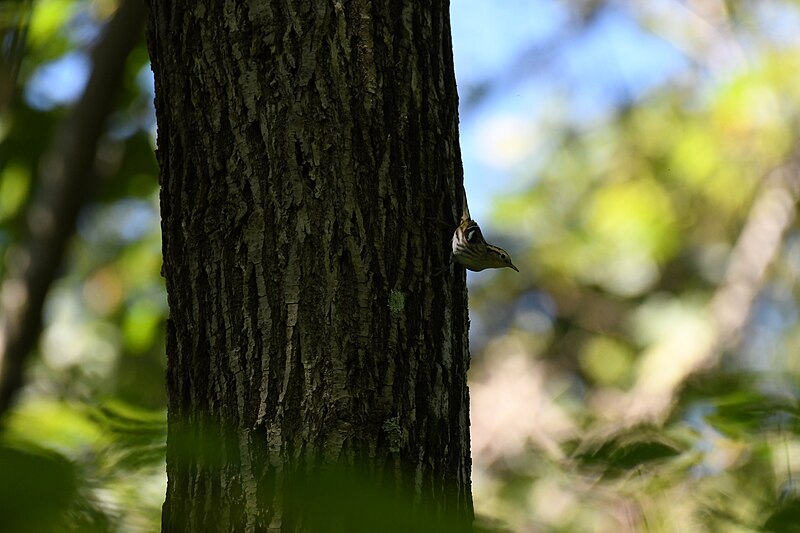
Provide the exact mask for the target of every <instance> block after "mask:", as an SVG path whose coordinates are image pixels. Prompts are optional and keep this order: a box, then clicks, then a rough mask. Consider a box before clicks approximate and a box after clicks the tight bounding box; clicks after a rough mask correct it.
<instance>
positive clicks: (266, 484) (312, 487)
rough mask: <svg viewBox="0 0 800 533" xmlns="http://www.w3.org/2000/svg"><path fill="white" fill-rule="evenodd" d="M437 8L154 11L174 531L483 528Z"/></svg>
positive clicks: (258, 2) (169, 522)
mask: <svg viewBox="0 0 800 533" xmlns="http://www.w3.org/2000/svg"><path fill="white" fill-rule="evenodd" d="M422 4H425V3H422V2H416V1H415V0H387V1H384V2H377V1H376V2H372V1H370V0H353V1H346V2H345V1H338V0H335V1H333V2H325V1H303V0H285V1H281V2H275V1H272V0H251V1H250V2H237V1H235V0H229V1H226V2H206V1H197V0H175V1H171V2H157V1H155V0H151V1H150V18H149V31H148V39H149V46H150V54H151V58H152V62H153V72H154V73H155V80H156V112H157V118H158V147H159V148H158V159H159V163H160V165H161V210H162V230H163V238H164V267H163V272H164V276H165V277H166V283H167V293H168V298H169V307H170V319H169V325H168V333H167V335H168V337H167V356H168V370H167V390H168V397H169V436H168V444H167V474H168V478H169V483H168V488H167V498H166V502H165V504H164V513H163V530H164V531H267V530H269V531H318V530H326V531H332V530H341V531H423V530H430V531H456V530H458V531H467V530H469V529H471V521H472V503H471V493H470V454H469V410H468V391H467V384H466V374H467V367H468V364H469V354H468V332H467V330H468V315H467V300H466V285H465V275H464V272H463V270H462V269H460V268H456V269H455V272H452V271H447V272H445V273H444V274H441V275H434V273H435V272H436V271H437V270H438V269H439V268H440V267H441V266H442V263H443V262H444V261H445V260H446V258H447V256H448V250H449V246H450V244H449V241H450V236H451V235H452V231H453V229H454V228H455V226H456V225H457V215H458V214H459V213H460V209H461V205H460V204H461V195H460V194H457V192H456V191H460V190H461V181H462V171H461V163H460V151H459V145H458V116H457V95H456V87H455V79H454V73H453V61H452V46H451V41H450V22H449V6H448V4H447V2H441V3H440V2H431V3H430V4H431V5H425V6H423V5H422ZM441 221H444V222H445V224H441V223H440V222H441Z"/></svg>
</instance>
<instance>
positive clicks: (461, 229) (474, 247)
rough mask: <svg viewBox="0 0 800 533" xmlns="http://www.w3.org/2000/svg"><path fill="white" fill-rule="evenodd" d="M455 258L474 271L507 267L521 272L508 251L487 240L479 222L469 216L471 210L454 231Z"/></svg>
mask: <svg viewBox="0 0 800 533" xmlns="http://www.w3.org/2000/svg"><path fill="white" fill-rule="evenodd" d="M453 259H455V261H456V262H457V263H459V264H460V265H462V266H463V267H464V268H466V269H467V270H472V271H474V272H480V271H481V270H485V269H487V268H505V267H508V268H513V269H514V270H516V271H517V272H519V269H518V268H517V267H515V266H514V263H512V262H511V256H510V255H509V254H508V252H506V251H505V250H503V249H502V248H500V247H499V246H494V245H493V244H489V243H487V242H486V239H484V238H483V234H482V233H481V228H480V227H479V226H478V223H477V222H475V221H474V220H472V219H471V218H469V211H467V212H466V217H465V218H464V219H463V220H462V221H461V224H460V225H459V226H458V227H457V228H456V231H455V232H454V233H453Z"/></svg>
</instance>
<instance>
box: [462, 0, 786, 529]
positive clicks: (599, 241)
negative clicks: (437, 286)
mask: <svg viewBox="0 0 800 533" xmlns="http://www.w3.org/2000/svg"><path fill="white" fill-rule="evenodd" d="M548 4H553V2H548ZM558 4H559V5H560V6H562V7H563V6H565V4H562V3H558ZM678 4H679V3H678V2H675V3H673V5H669V3H658V2H654V3H644V4H638V5H634V4H629V5H628V6H629V7H621V6H620V4H619V3H611V2H609V3H603V2H600V3H597V2H595V3H592V8H593V9H596V10H597V11H596V12H595V13H594V16H593V17H589V19H585V18H584V19H583V20H584V24H583V26H582V27H581V32H582V33H583V34H588V33H590V32H591V31H592V25H593V24H596V23H598V21H600V20H607V19H604V17H605V16H606V15H607V14H608V13H610V12H613V13H614V16H615V17H622V18H625V19H626V20H629V21H632V22H633V23H635V24H636V26H637V27H639V28H640V30H641V31H642V32H645V33H652V34H654V35H657V36H659V37H661V38H666V39H668V40H669V41H670V43H671V44H673V45H674V47H675V48H676V49H677V50H680V52H681V53H682V54H684V55H685V57H686V58H687V59H688V60H687V61H685V62H683V63H681V65H682V66H680V67H679V68H674V69H672V70H671V71H669V74H668V75H666V76H664V78H663V80H662V81H661V82H659V83H658V84H655V85H652V86H649V87H647V88H645V89H642V90H639V88H636V87H633V88H631V89H630V90H629V91H623V93H624V95H623V96H619V95H613V96H611V97H609V98H606V99H595V100H593V102H594V105H595V106H596V108H595V109H594V113H593V114H592V115H591V116H586V115H582V114H581V113H580V112H578V111H576V109H584V108H585V98H586V96H585V94H583V93H584V92H585V86H582V85H581V84H580V83H578V84H577V85H570V84H568V83H567V81H568V80H564V79H559V78H558V77H548V78H546V79H544V78H545V77H546V76H547V74H539V75H540V76H542V78H543V79H540V80H539V83H541V84H542V86H544V87H545V88H544V89H542V93H543V94H544V95H546V96H545V97H544V98H543V100H542V103H541V106H542V108H543V109H546V110H547V112H546V120H540V121H539V123H538V124H536V125H535V126H534V127H538V128H542V131H533V133H531V132H530V131H531V130H525V132H523V133H522V134H523V135H525V134H527V135H528V136H529V137H528V139H529V143H528V146H527V151H526V152H524V153H522V154H520V155H518V157H517V158H516V162H515V163H514V164H513V165H511V166H506V167H505V170H506V171H507V172H509V173H511V174H512V175H515V176H517V178H516V184H515V185H513V186H512V188H513V189H514V190H513V193H512V194H507V195H505V196H501V197H500V198H498V200H497V203H496V206H495V213H496V217H495V223H496V225H497V226H499V227H500V228H503V229H505V239H506V242H507V243H509V249H511V250H512V255H514V257H515V259H517V258H518V257H519V262H520V263H522V264H521V265H520V270H521V271H522V275H519V276H514V275H513V274H514V273H510V274H509V273H502V274H500V275H497V276H494V277H481V278H480V279H478V278H472V281H473V282H474V285H473V286H472V288H471V291H470V304H471V310H472V318H473V326H474V327H473V329H474V331H475V332H477V333H478V336H477V338H476V339H474V342H473V346H472V349H473V355H474V360H473V368H472V371H471V378H472V385H471V392H472V399H473V402H472V421H473V424H472V434H473V457H474V470H475V471H474V480H475V506H476V512H477V513H478V514H479V515H480V516H482V517H483V519H484V520H486V521H487V522H489V523H492V524H495V525H496V526H497V529H498V530H510V531H597V532H604V531H663V532H686V531H725V532H739V531H741V532H745V531H800V521H798V516H799V514H798V513H800V491H798V485H797V483H798V481H797V479H798V475H800V406H798V393H799V392H800V390H799V389H798V385H800V373H799V371H800V367H798V357H797V354H798V338H799V337H798V333H799V332H800V327H799V326H800V325H799V324H798V307H797V306H798V295H799V294H800V293H798V289H797V286H796V283H795V282H796V280H797V277H798V274H800V255H798V251H800V248H798V243H799V242H800V241H799V240H798V237H799V236H800V233H798V230H797V226H796V225H794V224H791V225H789V226H788V229H787V230H786V231H785V233H784V234H783V235H782V236H781V235H780V234H779V233H778V234H777V237H779V238H781V240H779V241H777V242H775V244H774V245H773V244H771V243H770V242H768V241H767V240H759V239H758V238H755V239H753V238H752V237H750V239H751V241H753V242H746V243H744V242H741V241H742V240H743V239H745V238H746V237H747V236H746V235H745V234H744V233H743V228H744V227H745V225H746V224H747V223H748V222H750V223H753V222H754V221H755V224H754V226H756V227H758V228H763V227H768V228H769V227H772V228H774V227H778V226H779V225H780V222H779V221H780V220H781V218H780V215H779V213H778V212H777V211H776V212H774V213H773V212H765V213H760V212H757V210H756V209H754V205H756V203H757V198H759V195H764V191H765V190H767V189H766V187H767V186H768V185H769V184H770V183H773V182H770V181H769V179H770V176H772V173H773V171H774V169H776V168H779V167H782V166H784V165H787V164H789V165H791V164H792V161H795V160H796V158H797V155H798V154H797V153H796V151H797V150H798V134H799V133H800V129H799V128H798V126H800V122H798V116H800V80H799V79H798V78H797V76H796V75H795V73H796V72H798V69H800V62H798V58H800V54H799V53H798V52H800V39H798V38H797V36H796V35H797V34H793V35H792V36H789V35H787V34H785V33H782V32H781V31H780V29H779V26H780V24H779V23H778V21H779V20H781V21H785V22H787V23H788V21H795V22H796V21H799V20H800V5H798V4H797V3H795V2H783V1H778V0H775V1H772V0H770V1H766V2H716V1H700V2H687V3H680V4H681V5H680V6H679V5H678ZM587 5H588V3H587ZM585 7H586V6H584V10H583V11H581V13H583V14H584V15H585V13H586V12H585ZM563 11H564V12H565V13H567V15H566V17H565V20H567V21H571V22H574V20H576V19H577V18H578V15H577V13H572V12H570V8H568V7H564V9H563ZM571 22H567V23H565V25H564V29H563V30H564V33H565V34H566V33H567V28H569V29H570V31H573V28H574V26H573V25H572V24H571ZM679 28H683V30H679ZM698 28H705V30H704V31H705V32H706V33H705V34H703V33H702V32H699V33H695V30H698ZM575 41H576V38H575V37H574V36H570V37H568V38H564V39H561V38H560V36H557V37H556V38H553V39H552V41H546V42H543V43H538V44H537V43H535V45H534V46H533V49H536V46H541V47H542V48H546V47H547V46H548V45H554V46H557V47H561V48H569V47H574V46H579V45H576V44H575ZM631 53H633V52H631ZM552 54H553V55H558V54H559V52H558V51H555V52H552ZM618 60H619V61H624V59H622V58H619V59H618ZM611 61H613V59H611V60H610V61H609V62H611ZM541 65H542V66H541V69H542V70H543V71H545V72H547V73H550V72H551V70H553V69H557V68H558V66H557V65H553V66H547V65H545V60H544V59H543V60H542V61H541ZM532 76H536V74H532ZM595 81H596V80H595ZM592 82H593V80H591V79H586V80H584V81H583V83H585V84H591V83H592ZM598 83H599V81H598ZM477 85H478V86H479V87H480V90H481V95H486V94H487V93H488V94H491V92H492V91H491V90H487V86H489V87H491V84H485V83H481V84H477ZM631 85H635V83H633V82H632V83H631ZM505 89H506V88H505V87H498V88H496V92H497V93H500V94H502V93H503V90H505ZM514 90H515V88H514V87H512V88H511V89H510V90H509V92H513V91H514ZM497 98H500V96H497ZM472 105H476V104H475V103H474V102H473V103H472ZM581 106H583V107H581ZM537 113H539V111H538V110H533V113H532V114H533V115H537ZM540 115H541V114H540ZM545 130H546V131H545ZM526 132H527V133H526ZM499 151H500V149H499V148H497V147H490V148H489V149H488V150H487V152H490V153H492V152H499ZM498 166H500V165H499V164H498ZM787 168H788V172H789V173H792V174H791V175H792V177H794V176H795V174H796V173H797V167H794V166H789V167H787ZM794 179H797V178H796V177H795V178H794ZM788 189H791V187H788ZM788 194H789V196H787V198H790V194H791V193H788ZM784 201H786V200H784ZM789 201H790V202H791V201H792V200H789ZM789 209H790V211H791V214H792V216H794V210H795V209H796V205H794V204H793V203H792V204H791V205H790V206H789ZM776 225H777V226H776ZM755 234H756V235H758V233H755ZM762 234H763V233H762ZM767 234H769V235H775V234H774V233H769V232H767ZM515 244H516V248H515ZM745 245H746V246H745ZM514 250H516V253H514ZM736 250H739V252H737V251H736ZM742 250H744V251H745V252H748V251H749V253H751V256H747V255H746V254H745V253H744V252H742ZM752 250H755V252H752ZM737 253H738V254H739V256H741V257H744V259H745V260H744V261H739V262H738V263H735V262H736V261H737ZM752 254H754V255H752ZM741 257H740V258H741ZM748 257H759V258H763V257H767V258H772V260H771V261H770V262H769V268H768V269H767V271H766V272H765V273H764V274H763V277H762V276H761V274H760V273H759V272H758V271H757V269H755V268H754V267H752V266H750V267H749V266H748V265H753V264H754V262H753V261H748V260H747V259H748ZM734 263H735V266H732V265H734ZM736 276H740V277H741V278H743V279H746V280H747V282H748V283H756V284H757V290H756V291H755V294H754V295H753V297H752V298H750V299H748V298H746V297H742V298H740V299H739V300H734V301H737V302H738V305H737V306H736V308H730V307H728V308H724V309H722V310H720V309H717V308H715V307H714V305H712V302H713V301H715V298H719V294H720V293H721V292H722V291H724V290H725V288H726V285H728V284H731V283H732V281H731V280H736V279H738V278H737V277H736ZM726 301H731V300H726ZM509 308H510V309H511V311H509ZM730 315H733V316H737V317H739V316H740V317H743V324H744V325H743V327H741V328H740V329H737V330H735V331H727V330H725V328H724V327H723V325H724V320H723V319H724V318H725V317H727V316H730ZM498 317H500V318H498ZM721 317H722V318H721ZM729 333H735V335H729V338H726V337H724V336H725V335H727V334H729ZM475 341H477V342H475Z"/></svg>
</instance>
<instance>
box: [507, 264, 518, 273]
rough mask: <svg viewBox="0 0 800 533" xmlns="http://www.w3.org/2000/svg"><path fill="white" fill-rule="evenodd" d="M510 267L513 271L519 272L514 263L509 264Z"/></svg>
mask: <svg viewBox="0 0 800 533" xmlns="http://www.w3.org/2000/svg"><path fill="white" fill-rule="evenodd" d="M508 266H509V267H510V268H513V269H514V270H516V271H517V272H519V269H518V268H517V267H515V266H514V265H513V263H509V264H508Z"/></svg>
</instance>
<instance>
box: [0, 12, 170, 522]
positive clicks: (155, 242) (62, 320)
mask: <svg viewBox="0 0 800 533" xmlns="http://www.w3.org/2000/svg"><path fill="white" fill-rule="evenodd" d="M16 4H17V5H19V6H23V4H28V5H27V7H28V8H30V7H31V6H32V11H30V13H29V14H28V16H27V17H26V20H27V24H28V26H27V32H26V39H25V48H24V50H23V51H22V55H21V57H20V66H19V77H18V82H17V87H16V93H15V94H14V98H13V99H12V100H11V102H10V104H9V105H8V106H6V108H5V109H2V110H0V257H4V258H5V257H7V255H8V254H7V252H8V250H9V248H10V247H12V246H14V245H15V244H17V243H19V242H20V240H21V239H23V238H24V237H23V232H22V229H23V221H24V220H25V217H26V216H28V215H27V214H26V208H27V207H28V205H29V204H30V202H31V198H32V195H33V193H34V192H35V191H36V190H37V187H38V186H39V174H40V172H39V169H40V165H41V161H42V159H43V156H44V154H45V153H46V152H47V151H48V150H49V149H51V141H52V139H53V136H54V132H55V130H56V128H58V127H59V126H60V125H61V123H62V121H63V119H64V117H65V116H66V115H67V112H68V109H69V107H70V105H71V104H72V103H73V102H74V101H75V100H76V99H77V98H78V97H79V96H80V94H81V92H82V90H83V86H84V84H85V82H86V79H87V77H88V75H89V72H90V68H91V65H90V64H89V61H88V57H89V55H88V52H89V49H90V47H91V46H92V45H93V44H94V43H95V42H96V40H97V39H98V37H99V35H100V31H101V29H102V28H103V25H104V24H105V22H106V20H108V18H109V17H110V16H111V15H112V14H113V12H114V11H115V9H116V6H117V2H116V1H114V0H102V1H85V0H37V1H35V2H32V3H23V2H17V3H16ZM152 100H153V93H152V77H151V73H150V67H149V63H148V58H147V50H146V47H145V43H144V35H142V39H141V42H140V44H139V45H138V47H137V49H136V50H135V51H134V53H133V54H132V55H131V56H130V58H129V61H128V63H127V65H126V72H125V84H124V88H123V92H122V93H121V94H120V95H119V96H118V98H117V100H116V101H117V104H116V107H115V109H114V111H113V113H112V115H111V117H110V119H109V122H108V128H107V131H106V132H105V134H104V136H103V138H102V140H101V143H100V148H99V151H98V154H97V158H96V161H95V165H94V167H95V172H96V173H97V175H98V176H99V186H98V188H97V190H95V191H93V192H94V194H93V195H92V200H91V202H90V203H89V204H88V205H87V206H86V207H85V208H84V209H83V211H82V213H81V215H80V218H79V221H78V228H77V233H76V234H75V236H74V237H73V238H72V239H71V241H70V245H69V250H68V253H67V257H66V258H65V262H64V264H63V267H62V275H61V277H60V278H59V279H58V281H57V282H56V284H55V285H54V287H53V288H52V290H51V292H50V295H49V297H48V300H47V302H46V305H45V309H44V329H43V332H42V337H41V340H40V343H39V348H38V350H37V353H35V354H33V357H31V358H30V360H29V364H28V372H27V378H28V379H27V383H26V386H25V388H24V389H23V390H22V391H21V394H20V397H19V400H18V404H17V407H16V409H14V411H13V412H11V413H10V414H9V416H8V418H7V420H6V421H5V423H6V427H5V429H4V431H3V433H2V439H0V487H2V491H3V493H2V494H0V507H2V508H0V516H2V526H0V529H2V530H4V531H15V532H24V531H31V532H33V531H36V532H46V531H76V532H77V531H81V532H84V531H156V530H158V529H159V527H160V526H159V524H160V514H161V513H160V508H161V504H162V503H163V499H164V492H165V486H166V479H165V474H164V454H165V447H164V443H165V438H166V416H165V403H166V397H165V392H164V371H165V356H164V327H165V326H164V321H165V316H166V312H167V308H166V301H165V296H164V288H163V283H162V279H161V277H160V272H159V271H160V268H161V258H160V252H161V238H160V231H159V223H158V221H159V216H158V198H157V188H158V178H157V165H156V162H155V157H154V133H155V129H154V112H153V109H152ZM3 274H4V268H3V267H0V276H2V275H3Z"/></svg>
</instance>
